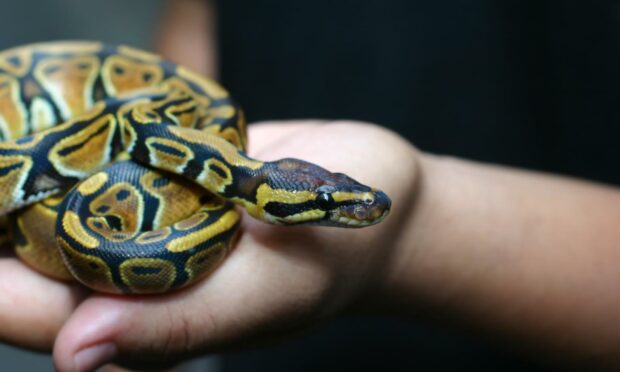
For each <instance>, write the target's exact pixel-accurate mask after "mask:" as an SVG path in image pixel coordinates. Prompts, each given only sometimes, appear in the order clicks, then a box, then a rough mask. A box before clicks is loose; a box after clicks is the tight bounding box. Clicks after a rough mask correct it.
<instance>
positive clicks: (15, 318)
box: [0, 122, 416, 371]
mask: <svg viewBox="0 0 620 372" xmlns="http://www.w3.org/2000/svg"><path fill="white" fill-rule="evenodd" d="M249 137H250V142H251V145H250V148H251V151H250V155H251V156H253V157H256V158H258V159H262V160H275V159H278V158H283V157H297V158H301V159H304V160H309V161H312V162H315V163H317V164H319V165H321V166H323V167H325V168H327V169H330V170H333V171H337V172H344V173H347V174H349V175H350V176H352V177H353V178H355V179H358V180H360V181H361V182H363V183H365V184H368V185H372V186H373V187H377V188H379V189H382V190H384V191H385V192H386V193H387V194H388V195H389V196H390V197H391V198H392V200H393V209H392V212H391V214H390V215H389V216H388V217H387V218H386V220H385V221H384V222H382V223H381V224H379V225H376V226H374V227H370V228H366V229H362V230H356V229H333V228H321V227H281V226H270V225H266V224H264V223H262V222H259V221H255V220H253V219H252V218H250V217H248V216H245V217H244V218H243V225H242V234H241V235H240V238H239V240H238V242H237V245H236V247H235V248H234V249H233V251H232V252H231V253H230V255H229V257H228V258H227V259H226V261H225V262H224V264H223V265H222V266H221V267H220V268H218V269H217V270H216V271H215V272H214V273H213V274H212V275H211V276H210V277H208V278H207V279H206V280H205V281H203V282H200V283H198V284H197V285H195V286H192V287H190V288H187V289H185V290H182V291H178V292H174V293H170V294H166V295H163V296H143V297H122V296H113V295H106V294H92V295H88V296H86V295H85V294H83V293H82V292H81V290H80V289H79V287H78V286H76V285H70V286H67V285H64V284H61V283H58V282H54V281H52V280H49V279H47V278H44V277H41V276H40V275H39V274H36V273H33V272H30V271H29V270H28V269H27V268H25V267H23V265H21V264H20V263H18V262H16V261H14V259H6V260H7V261H6V262H2V263H0V264H2V265H4V264H6V265H7V267H10V268H11V269H10V271H9V270H5V271H2V272H1V273H2V274H0V284H1V283H3V282H6V283H7V284H6V285H5V286H6V287H10V288H9V289H10V291H7V292H8V296H9V297H7V296H5V298H7V300H6V301H5V302H2V303H0V329H2V331H0V337H2V338H3V339H4V340H7V341H9V342H12V343H16V344H19V345H24V346H29V347H34V348H38V349H46V348H51V346H52V343H53V342H54V337H55V336H56V335H57V337H56V340H55V344H54V360H55V364H56V366H57V368H58V369H59V370H60V371H68V370H76V369H77V370H88V369H91V368H94V367H96V366H98V365H100V364H102V363H104V362H106V361H109V360H110V359H111V358H113V361H114V362H117V363H120V364H122V365H127V366H140V367H142V368H144V367H145V366H149V365H151V366H157V367H161V366H162V364H173V363H175V362H178V361H180V360H182V359H184V358H187V357H191V356H194V355H199V354H204V353H209V352H214V351H219V350H223V349H227V348H236V347H240V346H245V345H248V344H254V343H261V342H265V341H268V340H270V339H273V338H276V337H281V336H283V335H286V334H291V333H294V332H296V331H299V330H302V329H304V328H307V327H310V326H312V325H314V324H316V323H319V322H321V321H323V320H325V319H328V318H330V317H333V316H336V315H337V314H340V313H343V312H348V311H359V310H363V309H366V308H367V307H368V306H369V305H370V304H373V305H376V304H377V303H378V302H381V299H382V292H383V288H382V287H383V285H384V283H385V278H386V277H387V276H388V275H389V274H390V271H391V268H392V264H393V262H394V261H395V260H396V257H397V256H398V255H399V251H398V244H397V243H398V238H399V230H400V227H401V224H402V222H403V221H404V220H406V219H407V216H408V213H409V209H408V207H407V206H408V205H410V204H411V200H410V199H411V197H412V195H413V194H414V193H413V188H414V181H415V171H416V156H415V150H414V149H413V148H412V147H411V146H410V145H409V144H408V143H406V142H405V141H404V140H402V139H401V138H400V137H398V136H396V135H394V134H392V133H390V132H388V131H386V130H384V129H381V128H379V127H376V126H372V125H368V124H360V123H348V122H347V123H330V124H326V123H320V122H300V123H297V122H296V123H292V122H291V123H263V124H261V125H256V126H251V127H250V136H249ZM5 273H11V274H12V275H11V277H9V276H8V275H9V274H6V275H5ZM27 278H29V279H27ZM13 282H18V283H19V287H17V288H18V289H19V290H16V285H15V284H13ZM9 284H12V287H11V286H10V285H9ZM82 299H83V301H82ZM15 304H19V308H20V309H25V310H24V311H19V312H18V311H17V310H16V309H17V306H16V305H15ZM65 320H66V322H65ZM63 323H64V324H63ZM7 327H8V328H7Z"/></svg>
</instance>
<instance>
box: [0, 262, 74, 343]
mask: <svg viewBox="0 0 620 372" xmlns="http://www.w3.org/2000/svg"><path fill="white" fill-rule="evenodd" d="M0 293H2V296H0V340H2V341H3V342H7V343H10V344H14V345H17V346H21V347H26V348H29V349H34V350H40V351H47V350H51V349H52V345H53V343H54V339H55V338H56V335H57V334H58V331H59V330H60V328H61V327H62V325H63V323H64V322H65V321H66V319H67V318H69V315H70V314H71V312H72V311H73V310H74V309H75V308H76V307H77V305H78V304H79V303H80V301H81V300H82V298H83V297H84V296H85V295H86V292H85V291H84V290H83V289H82V288H81V287H80V286H78V285H77V284H65V283H62V282H59V281H56V280H53V279H49V278H47V277H45V276H43V275H41V274H39V273H37V272H35V271H34V270H32V269H30V268H28V267H26V266H25V265H24V264H22V263H21V262H19V261H18V260H17V259H16V258H2V259H0Z"/></svg>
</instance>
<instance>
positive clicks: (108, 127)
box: [0, 41, 391, 294]
mask: <svg viewBox="0 0 620 372" xmlns="http://www.w3.org/2000/svg"><path fill="white" fill-rule="evenodd" d="M246 132H247V128H246V119H245V116H244V113H243V111H242V110H241V108H240V106H239V105H238V104H237V103H236V101H235V100H234V99H233V98H232V97H231V96H230V94H229V93H228V92H227V91H226V90H225V89H224V88H223V87H221V86H220V85H219V84H218V83H216V82H214V81H212V80H210V79H208V78H205V77H203V76H201V75H200V74H198V73H195V72H193V71H191V70H190V69H188V68H186V67H183V66H181V65H178V64H175V63H172V62H170V61H167V60H165V59H164V58H162V57H160V56H158V55H156V54H153V53H150V52H147V51H144V50H140V49H136V48H133V47H129V46H124V45H108V44H104V43H101V42H96V41H56V42H44V43H36V44H29V45H24V46H18V47H14V48H11V49H8V50H5V51H2V52H0V139H1V141H0V215H1V216H2V217H1V218H2V224H1V225H2V226H1V228H2V231H1V237H2V241H3V242H4V243H6V244H5V245H10V246H12V247H14V249H15V252H16V255H17V256H18V257H19V258H20V259H21V260H22V261H23V262H25V263H26V264H27V265H28V266H30V267H32V268H33V269H34V270H36V271H38V272H40V273H42V274H44V275H47V276H49V277H51V278H54V279H58V280H63V281H76V280H77V281H78V282H80V283H82V284H83V285H85V286H86V287H89V288H90V289H92V290H94V291H98V292H105V293H120V294H151V293H164V292H168V291H171V290H175V289H179V288H182V287H185V286H188V285H190V284H192V283H195V282H197V281H199V280H201V279H203V278H205V277H206V276H208V275H209V273H211V272H213V271H214V270H215V268H217V267H218V266H219V265H220V264H221V262H223V260H224V259H225V257H226V256H227V255H228V253H229V252H230V251H231V250H232V248H233V246H234V245H235V242H236V238H237V236H238V233H239V228H240V220H241V217H240V216H241V214H240V212H239V211H238V210H239V208H238V207H240V208H244V209H245V210H246V211H247V213H248V214H249V215H250V216H252V217H253V218H256V219H258V220H261V221H264V222H267V223H271V224H279V225H300V224H314V225H322V226H330V227H366V226H370V225H374V224H376V223H378V222H380V221H382V220H383V219H384V218H385V217H386V216H387V214H388V212H389V210H390V206H391V201H390V199H389V197H388V196H387V195H386V194H385V193H384V192H382V191H380V190H378V189H375V188H372V187H370V186H366V185H364V184H362V183H360V182H358V181H356V180H354V179H352V178H351V177H349V176H347V175H345V174H343V173H337V172H331V171H329V170H326V169H324V168H322V167H320V166H319V165H316V164H313V163H310V162H306V161H304V160H300V159H295V158H284V159H280V160H275V161H261V160H258V159H254V158H252V157H250V156H249V155H248V154H247V133H246Z"/></svg>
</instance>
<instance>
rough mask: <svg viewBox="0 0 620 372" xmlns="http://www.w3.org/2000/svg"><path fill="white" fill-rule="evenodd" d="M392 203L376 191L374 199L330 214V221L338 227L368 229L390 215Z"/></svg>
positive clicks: (344, 207)
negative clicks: (367, 227)
mask: <svg viewBox="0 0 620 372" xmlns="http://www.w3.org/2000/svg"><path fill="white" fill-rule="evenodd" d="M391 205H392V202H391V200H390V198H388V196H387V195H386V194H385V193H383V192H381V191H374V199H372V200H371V201H369V202H368V201H364V202H359V203H354V204H350V205H344V206H341V207H340V208H337V209H335V210H333V211H332V212H331V213H330V220H331V221H332V223H334V224H336V225H338V226H345V227H366V226H371V225H374V224H377V223H379V222H381V221H383V220H384V219H385V217H387V215H388V214H389V213H390V207H391Z"/></svg>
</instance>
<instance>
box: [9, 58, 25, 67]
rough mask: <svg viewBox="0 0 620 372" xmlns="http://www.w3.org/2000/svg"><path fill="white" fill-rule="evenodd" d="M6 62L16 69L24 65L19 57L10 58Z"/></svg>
mask: <svg viewBox="0 0 620 372" xmlns="http://www.w3.org/2000/svg"><path fill="white" fill-rule="evenodd" d="M6 61H7V62H8V63H10V64H12V65H13V66H15V67H19V66H21V64H22V60H21V58H19V57H18V56H10V57H9V58H7V59H6Z"/></svg>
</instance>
